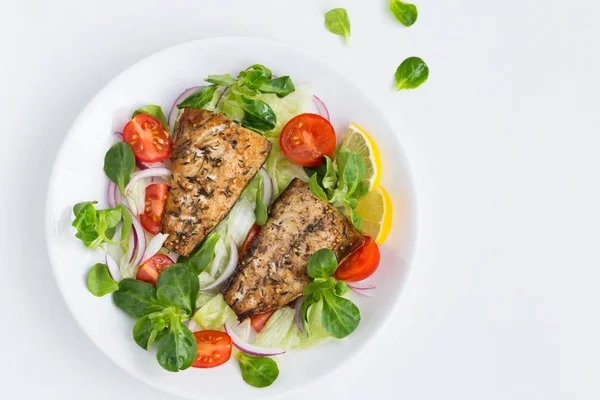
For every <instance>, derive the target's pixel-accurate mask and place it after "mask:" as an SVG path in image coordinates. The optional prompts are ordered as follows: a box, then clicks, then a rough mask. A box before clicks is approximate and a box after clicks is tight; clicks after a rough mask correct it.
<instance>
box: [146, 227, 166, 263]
mask: <svg viewBox="0 0 600 400" xmlns="http://www.w3.org/2000/svg"><path fill="white" fill-rule="evenodd" d="M168 237H169V235H168V234H165V233H158V234H157V235H156V236H154V237H153V238H152V240H150V243H148V246H146V251H145V252H144V257H143V258H142V264H143V263H144V262H145V261H146V260H148V259H150V258H152V256H154V255H155V254H156V253H158V252H159V251H160V249H161V248H162V245H163V243H164V242H165V240H167V238H168Z"/></svg>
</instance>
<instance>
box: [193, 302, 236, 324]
mask: <svg viewBox="0 0 600 400" xmlns="http://www.w3.org/2000/svg"><path fill="white" fill-rule="evenodd" d="M236 318H237V317H236V315H235V313H234V312H233V310H232V309H231V307H229V305H228V304H227V303H225V299H224V298H223V295H222V294H221V293H218V294H217V295H216V296H215V297H213V298H212V299H210V300H209V301H208V302H207V303H206V304H204V305H203V306H202V307H200V309H199V310H198V311H196V314H194V321H195V322H196V323H197V324H198V326H199V327H200V328H201V329H203V330H216V331H224V330H225V329H224V328H223V325H224V324H225V322H226V321H229V320H235V319H236Z"/></svg>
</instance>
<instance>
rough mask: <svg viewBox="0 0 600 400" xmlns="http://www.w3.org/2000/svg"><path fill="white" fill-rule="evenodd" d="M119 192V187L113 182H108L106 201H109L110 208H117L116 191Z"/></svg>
mask: <svg viewBox="0 0 600 400" xmlns="http://www.w3.org/2000/svg"><path fill="white" fill-rule="evenodd" d="M116 190H117V185H116V184H115V183H114V182H113V181H110V180H109V181H108V187H107V189H106V200H108V207H109V208H115V207H116V206H117V203H116V202H115V191H116Z"/></svg>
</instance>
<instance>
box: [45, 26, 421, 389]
mask: <svg viewBox="0 0 600 400" xmlns="http://www.w3.org/2000/svg"><path fill="white" fill-rule="evenodd" d="M256 63H260V64H264V65H266V66H268V67H269V68H271V69H272V70H273V73H274V74H276V75H290V76H291V77H292V79H293V81H294V83H296V85H299V84H302V83H309V84H311V85H312V88H313V90H314V93H315V94H317V95H318V96H319V97H320V98H321V99H322V100H323V101H324V103H325V104H326V105H327V107H328V108H329V111H330V114H331V117H332V123H333V126H334V127H335V128H336V130H337V132H338V133H343V132H345V130H346V128H347V127H348V125H349V124H350V123H351V122H355V123H357V124H359V125H360V126H362V127H363V128H364V129H365V130H366V131H367V132H369V133H370V134H371V135H372V136H373V138H374V139H375V141H376V142H377V143H378V145H379V148H380V150H381V153H382V154H381V155H382V161H383V167H384V170H383V179H382V185H383V186H384V187H385V188H386V189H387V190H388V192H389V193H390V195H391V197H392V199H393V203H394V223H393V228H392V231H391V233H390V236H389V238H388V240H387V242H386V243H385V244H384V245H383V246H382V247H381V255H382V258H381V265H380V267H379V270H378V271H377V272H376V273H375V274H374V275H373V277H372V278H370V281H371V282H372V283H374V284H376V285H377V290H376V293H377V294H376V297H375V298H362V297H359V296H357V295H356V294H351V295H350V296H351V298H352V300H353V301H355V303H356V304H357V305H358V307H359V308H360V311H361V316H362V320H361V322H360V325H359V327H358V329H357V330H356V331H355V332H354V333H353V334H352V335H350V336H349V337H348V338H346V339H344V340H337V341H332V342H329V343H327V344H324V345H321V346H317V347H316V348H313V349H309V350H296V351H291V352H288V353H287V354H286V355H285V356H284V357H283V358H282V359H281V360H278V363H279V369H280V375H279V378H278V379H277V381H276V382H275V383H274V384H273V385H271V386H270V387H268V388H265V389H255V388H253V387H251V386H249V385H247V384H246V383H245V382H244V381H243V380H242V377H241V374H240V371H239V367H238V365H237V363H236V362H235V360H230V361H229V362H228V363H226V364H225V365H223V366H220V367H218V368H214V369H195V368H189V369H188V370H186V371H182V372H179V373H170V372H167V371H165V370H163V369H162V368H161V367H160V366H159V365H158V363H157V361H156V358H155V351H153V350H151V351H148V352H146V351H144V350H142V349H141V348H139V347H138V346H137V344H136V343H135V342H134V341H133V339H132V327H133V324H134V321H133V320H132V319H131V318H129V317H128V316H127V315H125V314H124V313H123V312H122V311H120V310H119V309H117V308H116V307H115V306H114V305H113V302H112V297H111V296H104V297H102V298H97V297H94V296H92V295H91V294H90V293H89V292H88V290H87V286H86V283H85V282H86V275H87V272H88V270H89V268H90V267H91V266H92V265H93V264H94V263H96V262H104V261H103V255H102V252H101V251H100V250H98V251H97V252H92V251H90V250H88V249H87V248H86V247H84V246H83V244H82V243H81V242H80V241H79V240H78V239H76V238H75V236H74V233H75V232H74V229H73V228H72V227H71V221H72V218H73V217H72V207H73V205H74V204H76V203H78V202H81V201H88V200H98V201H99V206H100V207H106V206H107V204H106V184H107V178H106V176H105V175H104V172H103V162H104V154H105V152H106V151H107V149H108V148H109V147H110V146H111V144H112V143H113V142H114V140H115V138H114V136H113V132H115V131H119V130H121V129H122V127H123V126H124V125H125V123H126V121H127V120H129V118H130V116H131V113H132V112H133V111H134V110H136V109H137V108H139V107H140V106H143V105H145V104H159V105H161V106H162V107H163V110H164V111H165V113H167V112H168V111H169V109H170V107H171V104H172V102H173V101H174V100H175V98H176V97H177V96H178V95H179V94H180V93H181V92H182V91H183V90H184V89H186V88H189V87H192V86H197V85H201V84H202V82H203V79H204V78H205V77H206V76H208V75H210V74H224V73H229V74H231V75H234V76H235V75H237V73H238V71H240V70H243V69H244V68H246V67H247V66H249V65H252V64H256ZM47 199H48V203H47V211H46V235H47V243H48V251H49V253H50V261H51V264H52V266H53V268H54V275H55V277H56V281H57V283H58V286H59V288H60V290H61V292H62V294H63V296H64V298H65V301H66V303H67V305H68V307H69V309H70V310H71V312H72V313H73V315H74V317H75V319H76V320H77V322H78V323H79V325H80V326H81V328H82V329H83V331H84V332H85V333H86V334H87V335H88V336H89V338H90V339H91V340H92V342H94V343H95V344H96V345H97V346H98V347H99V348H100V349H101V350H102V351H103V352H104V354H106V355H107V356H108V357H109V358H110V359H111V360H113V361H114V362H115V363H116V364H117V365H119V366H120V367H122V368H123V369H124V370H126V371H128V372H129V373H131V374H132V375H134V376H136V377H138V378H139V379H141V380H142V381H144V382H146V383H147V384H149V385H152V386H155V387H157V388H160V389H162V390H164V391H166V392H170V393H173V394H177V395H180V396H182V397H186V398H190V399H215V398H223V399H231V398H236V397H237V396H243V397H237V398H244V399H247V400H249V399H254V398H256V399H258V398H265V397H270V396H274V395H282V394H284V393H289V392H290V391H293V390H295V389H299V388H302V387H306V386H307V385H308V384H310V383H314V382H316V381H317V380H319V379H321V378H324V377H325V376H327V375H328V374H329V373H330V372H331V371H333V370H334V369H336V368H338V367H340V366H341V365H343V364H344V363H345V362H347V361H348V360H349V358H350V357H352V356H354V355H356V354H357V353H358V352H359V351H360V350H361V349H363V348H364V346H365V345H366V344H367V343H368V342H369V340H370V339H371V338H372V337H373V336H374V333H376V332H378V331H380V330H381V328H382V326H383V325H384V323H385V322H386V320H388V319H389V317H390V316H391V315H392V313H393V312H394V310H395V308H396V307H395V306H396V304H397V302H398V299H399V296H400V292H401V288H402V286H403V283H404V281H405V279H406V276H407V272H408V267H409V263H410V262H409V261H410V260H411V259H412V254H413V250H414V247H415V238H416V223H415V222H416V211H415V197H414V189H413V186H412V180H411V174H410V171H409V167H408V165H407V162H406V158H405V156H404V152H403V150H402V148H401V146H400V144H399V143H398V139H397V137H396V135H395V134H394V132H393V131H392V129H391V128H390V126H389V125H388V123H387V122H386V120H385V118H384V116H383V115H382V114H381V112H380V111H379V110H378V109H377V107H376V106H375V105H374V104H373V103H372V102H371V101H369V100H368V99H367V98H366V97H365V95H364V94H363V93H362V92H361V91H360V90H359V89H358V88H357V87H356V86H354V84H353V83H352V82H350V81H349V80H347V79H346V78H344V77H343V76H341V75H340V74H338V73H336V72H335V71H334V70H332V69H331V68H329V67H327V66H326V65H323V64H322V63H321V62H320V61H318V60H315V59H314V58H312V57H311V56H310V55H308V54H306V53H304V52H302V51H299V50H297V49H295V48H292V47H290V46H288V45H285V44H282V43H278V42H273V41H269V40H264V39H253V38H246V37H219V38H207V39H201V40H196V41H191V42H187V43H183V44H179V45H177V46H174V47H171V48H168V49H166V50H163V51H160V52H158V53H155V54H153V55H151V56H149V57H147V58H145V59H144V60H142V61H140V62H138V63H136V64H135V65H133V66H131V67H130V68H128V69H127V70H125V71H124V72H122V73H121V74H120V75H118V76H117V77H116V78H114V79H113V80H112V81H111V82H110V83H109V84H108V85H106V87H105V88H104V89H102V90H101V91H100V93H98V94H97V95H96V97H94V99H93V100H92V101H91V102H90V103H89V104H88V105H87V107H85V109H84V110H83V111H82V112H81V114H80V115H79V117H78V118H77V120H76V121H75V123H74V124H73V126H72V127H71V130H70V131H69V133H68V134H67V136H66V138H65V140H64V143H63V145H62V148H61V149H60V152H59V153H58V156H57V159H56V162H55V165H54V170H53V172H52V177H51V181H50V185H49V190H48V197H47Z"/></svg>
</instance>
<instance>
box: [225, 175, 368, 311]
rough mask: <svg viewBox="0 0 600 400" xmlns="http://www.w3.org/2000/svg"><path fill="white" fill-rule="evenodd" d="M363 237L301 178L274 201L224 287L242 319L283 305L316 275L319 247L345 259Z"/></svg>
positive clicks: (339, 258) (299, 292) (299, 294)
mask: <svg viewBox="0 0 600 400" xmlns="http://www.w3.org/2000/svg"><path fill="white" fill-rule="evenodd" d="M363 242H364V237H363V235H362V234H361V233H360V232H358V231H357V230H356V229H355V228H354V227H353V226H352V224H351V223H350V222H349V221H348V220H347V219H346V218H345V217H344V216H343V215H342V214H340V213H339V212H338V211H337V210H336V209H335V208H333V207H332V206H331V205H330V204H328V203H326V202H324V201H322V200H320V199H318V198H317V197H315V196H314V195H313V194H312V193H311V192H310V189H309V188H308V185H307V184H306V183H305V182H303V181H302V180H300V179H298V178H296V179H294V180H293V181H292V182H291V183H290V184H289V186H288V187H287V188H286V189H285V190H284V191H283V193H282V194H281V195H280V196H279V198H278V199H277V200H276V201H275V203H273V205H272V207H271V210H270V213H269V219H268V220H267V223H266V224H265V225H264V226H263V227H262V229H261V230H260V232H259V233H258V235H257V236H256V238H255V239H254V241H253V242H252V244H251V245H250V247H249V248H248V250H247V251H246V253H245V254H244V256H243V257H242V259H241V260H240V262H239V264H238V266H237V269H236V271H235V273H234V274H233V275H232V276H231V277H230V278H229V279H228V280H227V281H226V282H225V284H224V285H223V287H222V288H221V293H223V295H224V298H225V301H226V302H227V303H228V304H229V305H230V306H231V307H232V308H233V310H234V311H235V313H236V314H237V316H238V317H239V319H240V320H244V319H245V318H248V317H251V316H253V315H255V314H261V313H264V312H267V311H271V310H275V309H278V308H281V307H283V306H285V305H286V304H289V303H290V302H292V301H294V300H295V299H297V298H298V297H300V296H301V295H302V293H303V291H304V288H305V287H306V285H307V284H308V283H309V282H310V281H311V280H312V279H311V278H310V277H309V276H308V274H307V271H306V269H307V263H308V259H309V257H310V256H311V255H312V254H313V253H314V252H316V251H317V250H319V249H322V248H328V249H331V250H332V251H333V252H334V254H335V256H336V258H337V259H338V261H340V262H341V261H342V260H343V259H344V258H346V257H347V256H348V255H349V254H350V253H352V252H353V251H354V250H356V249H357V248H358V247H360V246H361V245H362V243H363Z"/></svg>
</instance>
